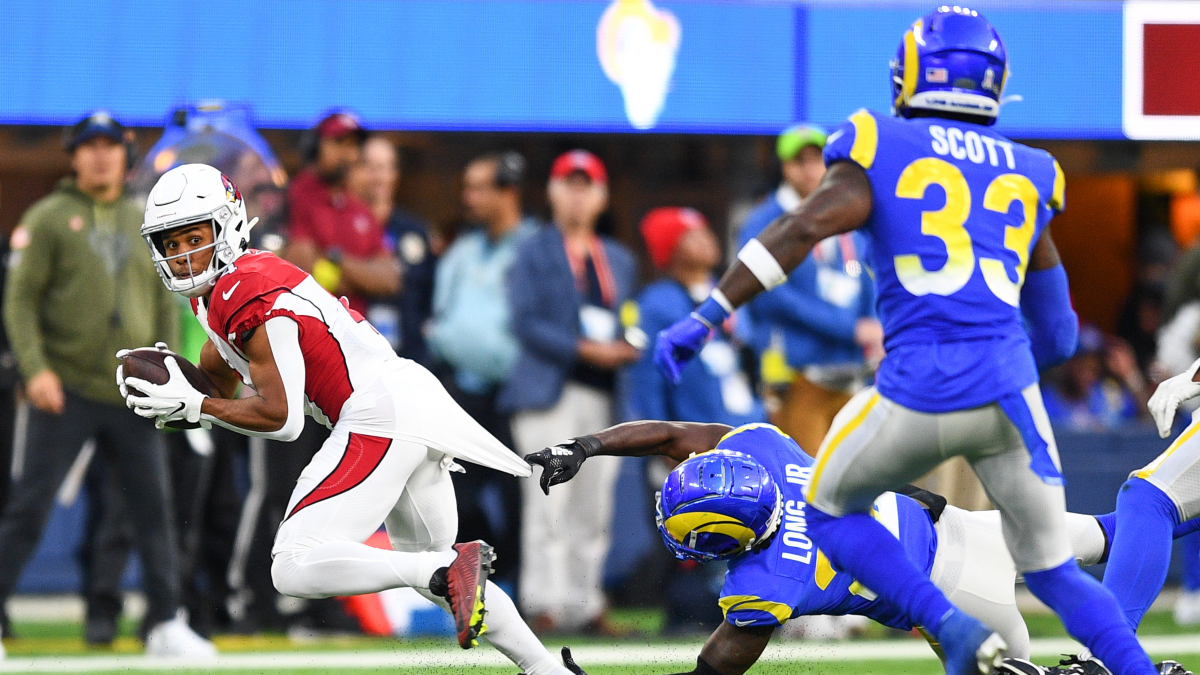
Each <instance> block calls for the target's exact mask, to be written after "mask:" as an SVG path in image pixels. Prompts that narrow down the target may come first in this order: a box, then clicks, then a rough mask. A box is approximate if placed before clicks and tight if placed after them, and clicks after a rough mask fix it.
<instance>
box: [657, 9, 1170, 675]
mask: <svg viewBox="0 0 1200 675" xmlns="http://www.w3.org/2000/svg"><path fill="white" fill-rule="evenodd" d="M1007 72H1008V70H1007V56H1006V54H1005V50H1004V45H1003V42H1002V41H1001V39H1000V35H999V34H998V33H997V32H996V30H995V29H994V28H993V27H992V26H991V24H990V23H988V21H987V20H986V19H985V18H984V17H982V16H980V15H979V14H978V13H977V12H975V11H973V10H970V9H966V8H964V7H961V6H954V7H948V6H942V7H940V8H939V9H937V10H936V11H934V12H932V13H931V14H928V15H927V16H925V17H923V18H921V19H918V20H917V21H916V22H914V23H913V25H912V26H911V27H910V28H909V29H908V30H907V31H906V32H905V34H904V37H903V39H902V42H901V44H900V48H899V52H898V54H897V56H896V59H895V61H894V62H893V65H892V91H893V94H894V99H893V100H894V107H895V111H896V113H897V114H898V115H900V116H901V117H902V119H896V118H893V117H885V116H882V115H878V114H875V113H872V112H869V111H866V110H860V111H859V112H856V113H854V114H853V115H851V117H850V119H849V121H848V122H847V123H846V124H844V125H842V126H841V127H840V128H838V129H837V130H836V131H835V132H834V133H833V134H832V135H831V136H830V137H829V141H828V143H827V145H826V147H825V159H826V164H827V165H828V166H829V171H828V173H826V175H825V178H824V180H823V181H822V183H821V185H820V187H819V188H818V189H817V191H816V192H814V193H813V194H812V195H811V196H810V197H809V199H808V200H807V201H806V202H805V203H804V204H803V205H801V206H800V207H799V209H797V210H796V211H794V212H792V213H790V214H787V215H785V216H783V217H781V218H780V219H779V220H778V221H776V222H775V223H773V224H772V225H771V226H770V227H769V228H767V229H766V230H765V231H764V232H763V233H761V234H760V235H759V236H758V238H757V239H753V240H751V241H749V242H748V243H747V244H746V246H745V247H743V248H742V250H741V251H740V252H739V253H738V262H737V263H735V264H734V266H733V267H731V268H730V270H729V271H728V272H727V273H726V275H725V276H724V278H723V279H722V280H721V283H720V285H719V287H718V288H717V289H716V290H715V291H713V293H712V295H711V296H710V297H709V298H708V299H707V300H706V301H705V302H704V303H702V304H701V305H700V306H699V307H698V308H697V310H696V312H694V313H693V314H692V315H691V316H690V317H688V318H685V319H683V320H682V321H680V322H678V323H676V324H675V325H673V326H671V327H670V328H668V329H666V330H664V331H663V332H662V333H660V335H659V338H658V343H657V346H656V350H655V359H656V362H657V363H658V365H659V366H660V368H661V369H662V370H663V371H664V373H665V374H667V375H668V376H670V377H673V378H674V377H677V376H678V371H679V367H680V364H682V363H683V362H685V361H687V360H688V359H690V358H691V357H692V356H694V355H695V353H696V352H697V351H698V350H699V349H700V347H701V346H702V345H703V344H704V342H705V341H706V340H707V339H708V336H709V333H710V331H711V329H712V327H713V326H716V325H719V324H720V322H722V321H724V320H725V318H726V317H728V316H729V314H730V313H731V312H732V311H733V310H734V308H735V307H737V306H739V305H742V304H744V303H745V302H747V301H748V300H749V299H750V298H752V297H753V296H755V295H757V294H758V293H761V292H762V291H763V290H764V289H770V288H773V287H775V286H777V285H778V284H780V283H781V282H782V281H783V280H784V279H785V278H786V270H791V269H794V268H795V267H796V265H797V264H799V263H800V261H801V260H803V259H804V257H805V256H806V255H808V253H809V251H810V250H811V249H812V247H813V245H814V243H816V242H818V241H820V240H822V239H824V238H826V237H829V236H832V235H835V234H839V233H843V232H849V231H851V230H855V229H859V228H864V229H865V231H866V233H867V234H868V235H869V236H870V238H871V239H872V246H871V258H870V262H871V264H872V267H873V268H874V274H875V278H876V280H877V286H878V298H877V307H878V310H879V317H880V319H881V321H882V322H883V326H884V333H885V335H886V336H887V338H886V341H885V347H886V349H887V357H886V358H885V359H884V360H883V363H882V364H881V365H880V368H879V372H878V375H877V378H876V385H875V386H874V387H872V388H869V389H867V390H866V391H864V392H862V393H860V394H859V395H857V396H855V397H854V398H853V399H851V401H850V402H849V403H847V404H846V406H845V407H844V408H843V409H842V411H841V412H840V413H839V414H838V416H837V417H836V418H835V420H834V423H833V426H832V428H831V429H830V431H829V433H828V435H827V436H826V437H825V440H824V442H823V443H822V445H821V448H820V450H819V453H818V458H817V462H816V465H815V466H814V468H813V475H812V479H811V482H810V483H809V487H808V492H807V497H808V499H807V502H808V504H809V513H808V528H809V534H810V535H811V537H812V539H813V542H814V543H815V544H817V545H818V546H820V547H821V550H822V551H823V552H824V553H825V555H826V556H828V558H829V561H830V562H831V563H832V565H833V567H834V568H835V569H838V570H841V571H844V572H847V573H848V574H849V575H850V576H852V577H853V578H855V579H857V580H858V581H860V582H862V584H863V585H865V586H866V587H867V588H870V589H871V590H872V591H874V592H875V593H876V594H878V595H879V597H880V598H882V599H884V600H887V601H889V602H890V603H892V604H893V605H895V606H896V607H899V608H901V609H902V610H903V611H904V613H905V614H906V615H907V616H908V618H909V620H911V621H912V622H913V623H914V624H915V625H919V626H923V627H924V628H925V629H926V630H927V631H928V632H929V633H931V634H933V635H934V636H935V637H936V638H937V639H938V641H939V642H940V643H941V645H942V647H943V649H944V650H945V653H946V657H947V670H948V671H949V672H950V673H951V674H952V675H963V674H966V673H976V672H987V671H988V670H989V669H990V668H991V667H992V665H993V664H994V663H996V662H998V661H999V660H1000V658H1001V655H1002V654H1003V651H1004V642H1003V640H1001V639H1000V638H999V636H998V635H996V634H995V633H994V632H993V631H991V630H989V629H987V628H985V627H984V626H983V625H982V624H981V623H979V621H977V620H976V619H974V618H972V617H971V616H970V615H969V614H967V613H966V612H963V611H961V610H959V609H957V608H955V607H954V606H953V605H952V604H951V603H950V601H949V600H947V598H946V596H945V594H944V593H942V592H941V591H940V590H938V588H937V586H936V585H934V584H933V583H932V582H931V581H930V580H929V579H928V577H926V576H924V575H923V574H922V573H921V571H920V570H918V569H917V568H916V567H915V566H914V565H913V564H912V563H911V562H910V561H909V560H908V559H907V558H906V557H905V555H904V550H903V547H902V546H901V545H900V543H899V542H897V541H896V539H895V538H894V537H892V536H891V535H890V534H889V533H888V532H887V530H886V528H884V527H883V526H882V525H881V524H880V523H878V522H876V521H875V520H873V519H872V518H871V517H870V515H869V510H870V508H871V505H872V504H873V503H874V501H875V498H876V497H878V496H879V495H880V494H881V493H882V492H884V491H885V490H888V489H893V488H895V487H897V486H899V485H903V484H905V483H907V482H909V481H911V480H915V479H916V478H918V477H920V476H921V475H923V474H925V473H926V472H928V471H929V470H930V469H932V468H934V467H935V466H937V465H938V464H940V463H941V462H942V461H943V460H945V459H947V458H949V457H951V456H954V455H960V456H963V457H965V458H966V459H967V460H968V461H969V462H970V463H971V466H972V468H973V469H974V470H975V473H976V474H977V475H978V476H979V478H980V480H981V482H982V483H983V485H984V487H985V488H986V490H987V492H988V495H989V496H990V497H991V499H992V502H993V503H995V504H996V505H997V507H998V508H999V510H1000V513H1001V518H1002V522H1003V531H1004V538H1005V542H1006V543H1007V546H1008V550H1009V552H1010V553H1011V554H1012V558H1013V560H1014V561H1015V563H1016V567H1017V570H1018V571H1019V572H1021V573H1022V574H1023V575H1024V577H1025V583H1026V586H1027V587H1028V588H1029V590H1030V591H1032V592H1033V594H1034V595H1036V596H1037V597H1038V598H1039V599H1041V600H1042V601H1043V602H1044V603H1046V604H1047V605H1048V606H1049V607H1050V608H1051V609H1053V610H1054V612H1055V613H1056V614H1058V616H1059V617H1060V618H1061V619H1062V621H1063V624H1064V625H1065V626H1066V628H1067V631H1068V632H1069V633H1070V634H1071V635H1073V636H1074V637H1076V638H1077V639H1079V641H1080V642H1082V643H1083V644H1084V645H1086V646H1087V647H1088V648H1090V649H1091V651H1092V652H1093V653H1094V654H1095V655H1096V656H1098V657H1100V658H1101V659H1102V660H1103V661H1104V663H1106V664H1107V665H1108V666H1109V667H1110V668H1111V669H1112V670H1113V671H1114V672H1116V673H1117V674H1118V675H1149V674H1150V673H1154V667H1153V665H1152V664H1151V663H1150V659H1149V657H1148V656H1147V655H1146V653H1145V651H1143V650H1142V648H1141V646H1140V645H1139V644H1138V642H1137V639H1136V637H1135V636H1134V633H1133V631H1132V630H1131V629H1130V628H1129V626H1128V625H1126V623H1125V621H1124V620H1123V618H1122V617H1121V615H1120V609H1119V607H1118V606H1117V603H1116V601H1115V599H1114V598H1113V596H1112V594H1111V593H1109V592H1108V591H1107V590H1105V589H1104V588H1103V587H1102V586H1101V585H1100V584H1099V583H1098V582H1096V581H1095V580H1094V579H1092V578H1091V577H1089V576H1088V575H1086V574H1084V573H1083V572H1082V571H1081V570H1080V569H1079V567H1078V565H1077V564H1076V563H1075V560H1074V558H1073V556H1072V554H1071V549H1070V546H1069V545H1068V541H1069V538H1068V536H1067V526H1066V519H1065V518H1064V514H1065V513H1066V508H1065V499H1064V494H1063V487H1062V475H1061V473H1060V469H1059V466H1058V458H1057V454H1058V453H1057V449H1056V448H1055V445H1054V438H1053V434H1052V431H1051V429H1050V425H1049V421H1048V419H1047V416H1046V412H1045V409H1044V407H1043V405H1042V399H1041V393H1040V391H1039V390H1038V386H1037V381H1038V366H1039V365H1043V366H1044V365H1049V364H1050V363H1052V362H1054V361H1055V360H1059V359H1064V358H1066V357H1067V356H1069V355H1070V353H1071V352H1072V351H1073V350H1074V346H1075V339H1076V335H1077V330H1078V329H1077V320H1076V317H1075V313H1074V311H1073V310H1072V309H1071V305H1070V300H1069V296H1068V287H1067V278H1066V273H1065V272H1064V271H1063V268H1062V265H1061V263H1060V262H1059V258H1058V253H1057V251H1056V249H1055V247H1054V242H1053V241H1052V240H1051V238H1050V232H1049V229H1048V225H1049V221H1050V219H1051V218H1052V217H1053V216H1054V215H1055V214H1056V213H1058V212H1059V211H1061V210H1062V209H1063V206H1064V183H1065V181H1064V178H1063V173H1062V170H1061V169H1060V168H1059V166H1058V163H1057V162H1055V161H1054V158H1053V157H1051V156H1050V155H1049V154H1048V153H1046V152H1043V151H1041V150H1036V149H1033V148H1029V147H1026V146H1023V145H1020V144H1018V143H1013V142H1011V141H1009V140H1008V139H1006V138H1005V137H1003V136H1001V135H1000V134H998V133H996V132H994V131H992V130H991V129H990V128H989V126H990V125H991V124H993V123H994V122H995V121H996V117H997V115H998V113H999V108H1000V95H1001V92H1002V91H1003V88H1004V82H1005V79H1006V75H1007ZM1022 315H1024V318H1025V320H1026V322H1027V323H1028V325H1029V328H1030V331H1031V334H1030V335H1027V334H1026V331H1025V329H1024V327H1023V325H1022Z"/></svg>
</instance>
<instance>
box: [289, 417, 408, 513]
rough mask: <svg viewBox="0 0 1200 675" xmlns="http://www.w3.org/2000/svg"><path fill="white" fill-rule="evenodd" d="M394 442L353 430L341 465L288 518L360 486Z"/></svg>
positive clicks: (297, 505) (340, 462)
mask: <svg viewBox="0 0 1200 675" xmlns="http://www.w3.org/2000/svg"><path fill="white" fill-rule="evenodd" d="M391 445H392V439H390V438H380V437H378V436H367V435H364V434H356V433H351V434H350V438H349V439H348V440H347V441H346V450H345V452H343V453H342V459H341V461H339V462H338V465H337V466H336V467H334V469H333V471H331V472H330V474H329V475H328V476H326V477H325V479H324V480H322V481H321V482H320V483H318V484H317V487H315V488H313V491H312V492H309V493H308V494H307V495H305V496H304V499H301V500H300V502H299V503H298V504H296V507H295V508H293V509H292V510H291V512H289V513H288V515H287V517H288V518H291V517H292V516H294V515H296V513H297V512H298V511H300V509H303V508H304V507H306V506H311V505H313V504H316V503H317V502H321V501H325V500H326V499H329V498H330V497H336V496H338V495H340V494H342V493H343V492H346V491H347V490H351V489H353V488H354V487H356V486H358V485H359V484H360V483H362V482H363V481H364V480H366V479H367V477H368V476H370V475H371V474H372V473H373V472H374V471H375V469H376V467H378V466H379V464H380V462H382V461H383V458H384V456H385V455H387V451H388V448H390V447H391ZM284 520H287V518H284Z"/></svg>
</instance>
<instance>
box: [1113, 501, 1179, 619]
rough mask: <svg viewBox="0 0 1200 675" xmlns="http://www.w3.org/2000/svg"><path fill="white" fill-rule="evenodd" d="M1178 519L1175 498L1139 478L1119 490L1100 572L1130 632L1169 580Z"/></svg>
mask: <svg viewBox="0 0 1200 675" xmlns="http://www.w3.org/2000/svg"><path fill="white" fill-rule="evenodd" d="M1178 522H1179V509H1178V507H1177V506H1176V505H1175V502H1174V501H1173V500H1172V499H1171V498H1170V497H1169V496H1168V495H1167V494H1166V493H1165V492H1163V491H1162V490H1161V489H1159V488H1158V487H1157V486H1156V485H1153V484H1152V483H1150V482H1148V481H1146V480H1144V479H1142V478H1130V479H1129V480H1128V481H1126V482H1125V484H1124V485H1122V486H1121V490H1120V492H1118V493H1117V522H1116V536H1115V537H1114V539H1113V543H1112V548H1111V550H1110V552H1109V555H1108V566H1107V567H1105V570H1104V587H1105V588H1107V589H1108V590H1109V591H1110V592H1111V593H1112V594H1113V596H1114V597H1115V598H1116V599H1117V603H1118V604H1119V605H1120V607H1121V611H1122V612H1124V615H1125V619H1126V621H1128V622H1129V625H1130V627H1132V628H1133V629H1134V630H1137V627H1138V624H1140V623H1141V621H1142V617H1143V616H1145V614H1146V612H1147V610H1149V609H1150V605H1151V604H1153V603H1154V600H1155V598H1157V597H1158V594H1159V592H1160V591H1162V586H1163V583H1164V582H1165V581H1166V580H1167V569H1168V568H1169V567H1170V565H1171V547H1172V544H1173V540H1174V537H1173V533H1174V529H1175V526H1176V525H1177V524H1178Z"/></svg>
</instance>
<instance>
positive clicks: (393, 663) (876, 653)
mask: <svg viewBox="0 0 1200 675" xmlns="http://www.w3.org/2000/svg"><path fill="white" fill-rule="evenodd" d="M1142 644H1143V645H1145V647H1146V649H1147V650H1148V651H1149V652H1151V654H1200V635H1169V636H1153V637H1144V638H1142ZM700 645H701V642H700V641H697V642H696V644H695V645H678V644H671V645H629V646H611V645H610V646H602V645H589V646H580V647H579V648H578V649H573V650H572V651H573V653H574V655H575V657H576V659H577V660H578V661H579V663H580V664H582V665H583V666H584V667H585V668H586V667H587V666H589V665H645V666H659V667H666V666H676V665H688V664H692V663H694V662H695V659H696V654H697V653H698V652H699V649H700ZM1078 649H1079V646H1078V644H1077V643H1075V642H1073V641H1071V640H1067V639H1041V640H1033V643H1032V652H1033V655H1034V656H1035V657H1039V658H1048V657H1055V656H1057V655H1059V654H1065V653H1073V652H1076V651H1078ZM932 658H933V654H932V652H931V651H930V650H929V647H927V646H926V645H925V643H924V642H923V641H920V640H869V641H857V642H856V641H851V642H809V643H802V642H791V643H784V644H779V645H775V646H772V647H769V648H768V649H767V651H766V653H764V654H763V657H762V659H761V660H763V661H774V662H791V661H850V660H862V661H875V660H916V659H932ZM506 665H511V664H509V662H508V661H507V660H506V659H505V658H504V657H503V656H501V655H500V654H499V653H498V652H496V651H495V650H494V649H478V650H473V651H470V652H463V651H460V650H458V649H455V648H453V647H452V646H447V647H446V648H445V649H417V650H396V651H382V650H372V651H362V652H354V651H345V652H256V653H246V654H225V655H222V656H221V657H220V658H218V659H217V660H215V661H206V662H189V661H182V662H181V661H179V660H176V659H154V658H149V657H144V656H64V657H40V658H33V659H30V658H9V659H8V660H6V661H0V673H86V672H95V671H106V670H127V671H144V670H177V671H188V670H193V671H196V670H202V671H217V670H243V669H244V670H284V669H287V670H305V669H317V668H363V669H366V668H436V667H454V668H471V667H482V666H506Z"/></svg>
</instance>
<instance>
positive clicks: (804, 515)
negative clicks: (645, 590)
mask: <svg viewBox="0 0 1200 675" xmlns="http://www.w3.org/2000/svg"><path fill="white" fill-rule="evenodd" d="M710 450H712V451H710ZM594 455H616V456H623V457H641V456H646V455H661V456H664V457H669V458H671V459H673V460H675V461H678V462H682V463H681V464H680V465H679V466H677V467H675V469H674V470H673V471H671V473H670V475H668V476H667V478H666V480H665V481H664V482H663V487H662V491H661V492H659V493H658V495H657V496H656V508H657V511H658V517H657V520H658V529H659V532H660V533H661V534H662V537H663V541H664V542H665V543H666V545H667V548H669V549H670V550H671V552H672V553H674V554H675V555H676V556H678V557H680V558H687V559H692V560H698V561H700V562H708V561H711V560H729V572H728V573H727V574H726V575H725V581H724V585H723V586H722V588H721V599H720V606H721V609H722V610H723V611H724V614H725V621H724V622H723V623H722V624H721V625H720V626H719V627H718V628H717V630H716V631H715V632H713V634H712V637H710V638H709V639H708V642H706V643H705V645H704V648H703V650H702V651H701V653H700V655H699V657H698V658H697V661H696V668H695V670H693V671H692V673H690V674H689V675H742V673H744V672H746V671H747V670H748V669H749V668H750V667H751V666H752V665H753V664H754V663H755V662H756V661H757V660H758V658H759V655H760V654H761V653H762V651H763V649H764V648H765V647H766V646H767V643H768V641H770V639H771V636H772V634H773V632H774V630H775V628H776V627H777V626H779V625H782V624H783V623H784V622H785V621H787V620H789V619H793V618H796V617H798V616H804V615H811V614H834V615H843V614H859V615H862V616H866V617H869V618H871V619H874V620H875V621H878V622H879V623H882V624H884V625H887V626H891V627H893V628H899V629H902V630H908V629H910V628H912V627H913V624H912V623H911V621H910V620H909V619H908V618H907V617H905V616H904V614H903V613H902V612H900V611H899V610H898V609H897V608H895V607H893V606H892V605H890V604H888V603H886V602H884V601H881V600H879V599H878V598H877V597H876V596H875V595H874V594H873V593H871V592H870V591H869V590H867V589H865V588H863V587H862V586H861V585H860V584H857V583H855V582H854V580H853V579H852V578H851V577H850V576H849V575H847V574H844V573H841V572H838V571H837V570H836V569H835V568H834V567H833V566H832V565H831V564H830V562H829V560H828V559H827V558H826V557H825V555H824V554H823V553H822V552H821V551H819V550H818V549H817V548H816V547H815V546H814V545H813V542H812V540H811V539H810V538H809V537H808V518H809V514H810V513H811V511H810V509H809V507H808V505H807V503H806V501H805V497H804V491H805V489H806V488H807V487H808V485H809V483H810V481H811V477H812V472H813V460H812V458H811V457H809V455H808V454H807V453H805V452H804V451H803V450H801V449H800V446H799V445H797V444H796V442H795V441H794V440H792V439H791V438H790V437H789V436H787V435H786V434H784V433H783V432H782V431H780V430H779V429H777V428H776V427H774V426H771V425H769V424H749V425H746V426H742V427H738V428H736V429H735V428H732V427H729V426H725V425H723V424H697V423H685V422H630V423H626V424H620V425H617V426H614V427H609V428H608V429H605V430H603V431H600V432H598V433H596V434H594V435H592V436H584V437H582V438H577V439H574V440H572V441H571V442H568V443H564V444H562V445H559V446H555V447H553V448H546V449H545V450H542V451H541V452H538V453H534V454H531V455H527V456H526V457H525V459H526V461H528V462H530V463H531V464H537V465H539V466H541V467H543V470H542V479H541V482H542V487H543V489H545V490H546V491H547V492H548V491H549V489H550V487H551V486H553V485H558V484H559V483H564V482H566V481H568V480H571V479H572V478H574V476H575V474H576V473H577V472H578V471H579V468H580V466H582V465H583V463H584V462H585V461H586V460H587V459H588V458H589V457H591V456H594ZM904 492H905V494H897V493H893V492H885V493H884V494H883V495H882V496H880V497H879V498H877V499H876V500H875V502H874V504H873V505H872V508H871V515H872V516H873V517H874V519H875V520H876V521H878V522H879V523H880V524H881V525H882V526H883V527H885V528H886V529H887V531H888V532H889V533H890V535H891V536H892V537H894V538H895V539H896V540H897V541H898V542H899V543H900V545H901V547H903V549H904V552H905V556H906V557H907V559H908V560H909V561H911V562H912V563H913V564H914V565H916V566H917V568H918V569H920V570H921V572H922V574H924V575H925V577H926V578H927V579H929V580H931V581H932V582H933V583H934V584H935V585H936V586H937V587H938V588H940V589H941V590H942V591H943V592H944V593H945V594H946V595H947V596H948V597H949V598H950V599H951V600H952V601H953V602H955V603H956V604H957V605H958V606H959V607H961V608H963V609H964V610H966V611H968V612H970V613H972V614H973V615H975V616H977V617H980V618H981V619H983V621H984V622H985V623H986V624H987V625H988V626H989V627H990V628H992V629H993V630H995V631H996V632H997V633H999V634H1000V635H1001V636H1003V638H1004V640H1005V641H1006V642H1007V643H1008V646H1009V650H1010V655H1011V656H1014V657H1017V658H1021V659H1027V658H1028V657H1029V632H1028V630H1027V628H1026V626H1025V621H1024V620H1023V619H1022V617H1021V613H1020V611H1018V609H1017V604H1016V595H1015V592H1014V583H1015V581H1016V570H1015V568H1014V567H1013V563H1012V559H1011V558H1010V557H1009V555H1008V552H1007V551H1006V550H1005V547H1004V538H1003V535H1002V534H1001V532H1000V514H999V513H997V512H995V511H984V512H970V511H963V510H961V509H957V508H955V507H953V506H947V505H946V501H945V499H943V498H941V497H938V496H937V495H933V494H931V493H928V492H925V491H923V490H917V489H916V488H905V489H904ZM1113 521H1114V516H1113V514H1107V515H1105V516H1100V517H1093V516H1085V515H1080V514H1075V513H1068V514H1067V515H1066V530H1065V531H1066V534H1067V536H1068V542H1067V543H1068V544H1069V546H1070V548H1071V550H1072V552H1073V554H1074V557H1075V559H1077V560H1079V561H1080V562H1081V563H1083V564H1085V565H1092V564H1096V563H1100V562H1103V561H1104V559H1105V558H1104V556H1105V552H1106V548H1107V545H1108V541H1109V537H1110V536H1111V530H1112V527H1113ZM1168 534H1169V533H1168ZM1178 536H1182V532H1181V533H1179V535H1178ZM927 637H929V636H928V635H927ZM934 649H935V650H937V645H936V644H934ZM1005 663H1006V664H1007V665H1006V666H1004V667H1002V672H1006V673H1010V672H1011V673H1016V672H1037V673H1043V672H1072V671H1069V670H1052V671H1047V670H1046V669H1041V668H1038V667H1037V666H1033V665H1032V664H1028V663H1026V664H1023V665H1025V667H1026V669H1025V670H1018V669H1015V668H1016V667H1017V666H1018V664H1015V663H1012V660H1011V659H1010V660H1006V662H1005ZM1100 672H1103V671H1100Z"/></svg>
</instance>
